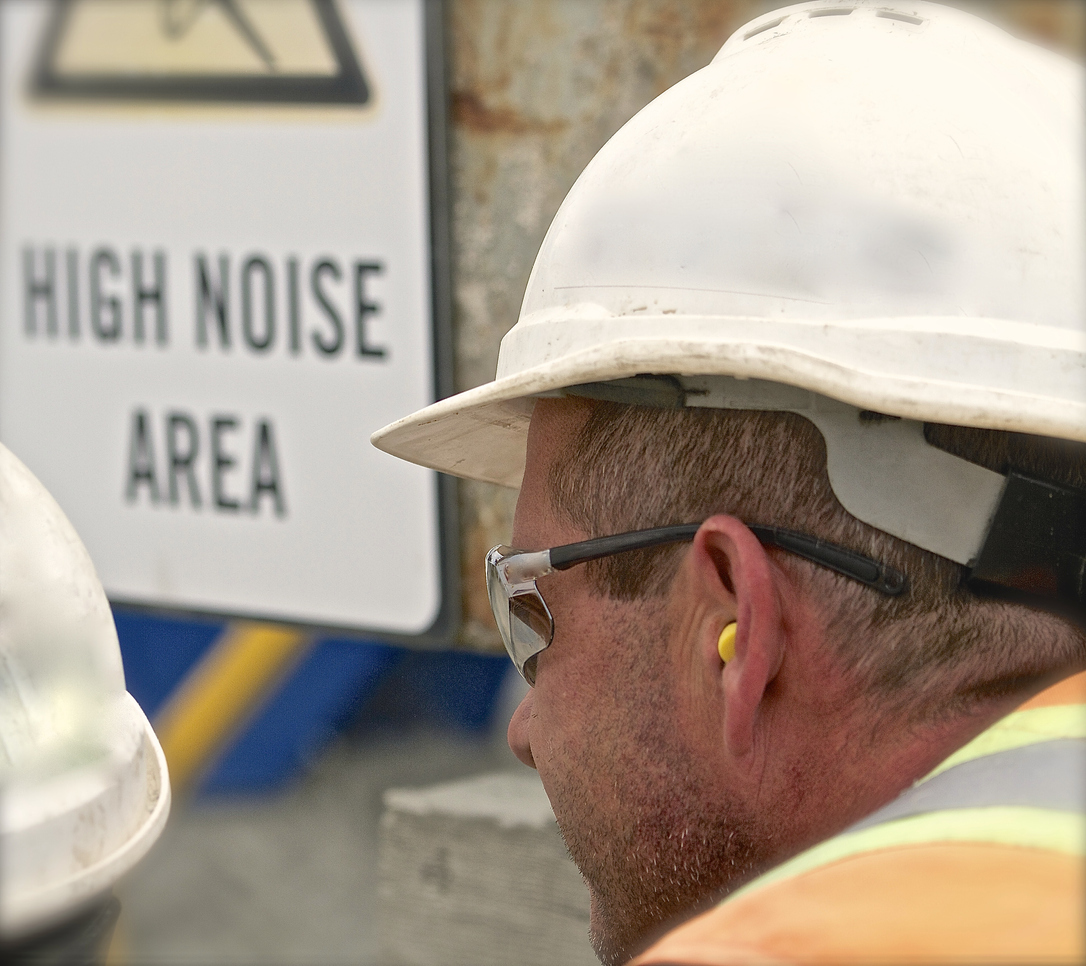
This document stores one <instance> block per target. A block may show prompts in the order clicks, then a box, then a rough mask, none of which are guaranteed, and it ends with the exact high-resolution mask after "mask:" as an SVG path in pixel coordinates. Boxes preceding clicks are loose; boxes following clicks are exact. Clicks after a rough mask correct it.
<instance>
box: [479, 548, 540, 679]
mask: <svg viewBox="0 0 1086 966" xmlns="http://www.w3.org/2000/svg"><path fill="white" fill-rule="evenodd" d="M512 552H513V551H510V550H508V549H507V548H505V547H495V548H494V549H493V550H491V551H490V553H489V554H487V558H486V564H487V566H486V590H487V596H489V598H490V608H491V610H492V611H493V612H494V621H495V622H496V623H497V625H498V630H499V631H500V632H501V636H502V642H503V643H504V644H505V649H506V650H507V651H508V652H509V657H510V658H511V659H512V661H513V663H514V664H515V665H516V667H517V670H518V671H520V673H521V674H522V675H524V680H526V681H527V682H528V683H529V684H530V685H533V686H534V685H535V669H536V655H538V654H539V652H540V651H542V650H544V649H545V648H546V647H547V646H548V645H549V644H550V642H551V637H552V636H553V632H554V624H553V622H552V621H551V614H550V611H549V610H547V605H546V604H545V603H544V602H543V598H542V597H540V596H539V592H538V591H537V590H536V587H535V582H534V581H532V582H531V583H525V584H521V585H517V586H516V587H515V588H511V587H510V586H509V585H508V584H507V583H506V581H505V579H504V577H503V576H502V572H501V569H500V568H499V566H498V564H499V563H500V562H501V561H502V559H504V557H506V556H508V555H509V554H511V553H512Z"/></svg>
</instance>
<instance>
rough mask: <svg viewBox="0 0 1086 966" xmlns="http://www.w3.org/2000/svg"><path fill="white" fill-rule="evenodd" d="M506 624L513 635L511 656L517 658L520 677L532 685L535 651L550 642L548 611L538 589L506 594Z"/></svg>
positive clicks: (515, 659)
mask: <svg viewBox="0 0 1086 966" xmlns="http://www.w3.org/2000/svg"><path fill="white" fill-rule="evenodd" d="M509 626H510V630H511V631H512V637H513V652H514V657H513V660H514V661H517V665H518V667H520V668H521V673H522V674H523V675H524V679H525V680H526V681H527V682H528V683H529V684H531V685H534V684H535V664H536V655H538V654H539V652H540V651H542V650H544V649H545V648H546V647H547V645H548V644H550V642H551V626H552V625H551V615H550V611H548V610H547V605H546V604H544V603H543V598H542V597H540V596H539V594H538V592H536V591H535V590H534V589H533V590H531V591H529V592H528V593H526V594H518V595H517V596H516V597H510V598H509ZM518 658H519V661H518ZM529 667H530V668H531V670H530V671H529Z"/></svg>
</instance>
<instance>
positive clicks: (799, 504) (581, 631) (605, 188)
mask: <svg viewBox="0 0 1086 966" xmlns="http://www.w3.org/2000/svg"><path fill="white" fill-rule="evenodd" d="M1081 83H1082V75H1081V72H1080V71H1079V70H1078V69H1077V68H1076V67H1075V66H1074V65H1071V64H1069V63H1068V62H1066V61H1063V60H1062V59H1060V58H1058V57H1056V56H1055V55H1052V54H1049V53H1047V52H1044V51H1041V50H1039V49H1036V48H1033V47H1030V46H1029V45H1027V44H1024V43H1021V42H1019V41H1015V40H1013V39H1012V38H1010V37H1008V36H1007V35H1005V34H1003V33H1002V32H1000V31H998V30H997V29H996V28H994V27H992V26H991V25H989V24H986V23H984V22H982V21H980V20H978V19H976V18H974V17H972V16H969V15H966V14H963V13H961V12H958V11H954V10H950V9H946V8H941V7H938V6H936V5H934V4H927V3H903V4H899V5H895V6H891V5H887V4H882V3H880V4H875V3H867V2H864V0H858V2H850V3H828V2H821V0H820V2H816V3H809V4H801V5H799V6H797V7H789V8H785V9H781V10H777V11H774V12H773V13H771V14H767V15H766V16H764V17H762V18H759V19H758V20H755V21H753V22H752V23H751V24H748V25H747V26H746V27H744V28H743V29H741V30H740V31H739V32H738V33H737V34H736V35H735V36H734V37H732V38H731V40H729V41H728V43H727V44H726V45H725V46H724V48H723V49H722V51H721V53H720V54H719V55H718V56H717V58H716V59H715V60H714V61H713V63H712V64H711V65H710V66H709V67H707V68H705V69H704V70H703V71H700V72H698V73H697V74H695V75H693V76H692V77H690V78H688V79H687V80H686V81H683V82H682V83H680V84H679V85H677V86H676V87H675V88H673V89H672V90H671V91H669V92H667V93H665V94H664V95H663V96H661V97H660V98H658V99H657V100H656V101H655V102H653V103H652V104H650V105H649V106H648V107H647V108H645V109H644V110H643V111H642V112H641V113H640V114H639V115H638V116H637V117H635V118H634V119H633V120H631V121H630V122H629V123H628V124H627V125H626V126H625V127H624V128H623V129H622V130H621V131H620V132H619V133H618V134H617V135H615V137H614V138H613V139H612V140H611V141H610V142H609V143H608V144H607V145H606V146H605V147H604V148H603V150H601V152H600V153H599V154H598V155H597V157H596V158H595V159H594V160H593V162H592V163H591V164H590V165H589V167H588V168H587V169H586V171H585V172H584V174H583V175H582V176H581V178H580V179H579V181H578V183H577V184H576V185H575V186H574V188H573V190H572V191H571V192H570V194H569V196H568V197H567V199H566V202H565V203H564V205H563V207H562V208H561V209H560V211H559V212H558V214H557V216H556V217H555V220H554V223H553V224H552V226H551V230H550V232H549V234H548V236H547V239H546V240H545V241H544V244H543V247H542V249H541V251H540V254H539V257H538V258H537V261H536V266H535V269H534V271H533V274H532V278H531V279H530V281H529V285H528V292H527V294H526V296H525V301H524V306H523V308H522V312H521V319H520V321H519V322H518V323H517V325H516V326H515V327H514V328H513V329H512V330H511V332H510V333H509V334H508V335H507V336H506V338H505V340H504V341H503V344H502V352H501V356H500V359H499V364H498V377H497V379H496V380H495V381H494V382H493V383H491V384H489V385H487V386H482V387H479V388H478V389H475V390H471V391H469V392H466V393H462V394H461V395H460V396H457V397H454V398H453V399H449V400H445V401H443V402H440V403H437V404H435V405H434V406H432V407H429V408H428V409H426V410H423V411H422V412H421V413H417V414H415V415H414V416H411V417H407V418H406V419H404V420H401V421H400V422H399V423H396V424H393V425H392V426H390V427H386V429H384V430H382V431H380V432H379V433H377V434H375V437H374V441H375V442H376V443H377V444H378V445H380V446H381V447H382V448H385V449H387V450H389V451H390V452H393V453H395V454H396V455H400V456H403V457H405V458H408V459H412V460H414V461H416V462H420V463H424V464H425V465H429V466H433V467H435V468H438V469H441V470H444V471H446V472H452V473H456V474H459V475H462V476H468V477H473V478H477V479H484V480H490V481H494V482H503V483H507V484H510V485H517V484H518V483H519V485H520V487H521V490H520V497H519V500H518V503H517V512H516V517H515V522H514V532H513V535H512V546H513V547H514V548H517V549H515V550H511V549H510V548H508V547H497V548H495V549H494V550H493V551H491V553H490V555H489V556H488V561H487V564H488V567H487V571H488V589H489V591H490V596H491V602H492V604H493V605H494V611H495V617H496V619H497V621H498V625H499V628H500V629H501V631H502V634H503V638H504V639H505V642H506V646H507V648H508V649H509V652H510V655H511V657H512V658H513V661H514V663H515V664H516V665H517V667H518V669H520V670H521V673H522V674H524V676H525V678H526V679H527V680H528V683H529V684H531V685H533V688H532V690H531V691H530V692H529V694H528V696H527V697H526V698H525V700H524V702H523V703H522V705H521V706H520V708H519V709H518V710H517V712H516V714H515V715H514V717H513V720H512V722H511V723H510V728H509V740H510V744H511V746H512V747H513V748H514V750H515V751H516V752H517V754H518V756H519V757H520V758H521V759H522V760H523V761H525V762H526V763H527V764H530V765H532V766H534V767H536V768H537V769H538V770H539V773H540V777H541V778H542V780H543V783H544V786H545V787H546V789H547V792H548V795H549V796H550V799H551V802H552V804H553V806H554V810H555V815H556V817H557V819H558V822H559V825H560V827H561V829H562V833H563V835H564V837H565V839H566V842H567V845H568V846H569V850H570V853H571V854H572V856H573V857H574V859H575V860H576V861H577V863H578V865H579V866H580V868H581V870H582V873H583V874H584V877H585V880H586V882H587V883H588V885H589V888H590V892H591V897H592V935H593V942H594V945H595V947H596V949H597V952H598V953H599V955H600V957H601V959H602V960H603V961H604V962H606V963H621V962H625V961H626V960H627V959H629V958H630V957H631V956H634V955H636V954H638V953H642V955H641V957H640V958H639V959H638V962H639V963H645V964H649V963H653V964H660V963H737V962H764V961H778V962H779V961H785V962H794V961H800V962H807V961H811V962H844V961H853V962H872V961H884V960H886V961H890V960H894V959H898V960H900V961H906V962H918V961H935V962H947V961H970V962H988V961H993V959H999V958H1001V959H1003V960H1005V961H1012V962H1021V961H1023V960H1031V961H1032V960H1036V959H1046V960H1048V959H1052V960H1065V961H1081V959H1082V958H1083V956H1084V954H1086V949H1084V947H1083V935H1082V925H1083V924H1082V921H1081V918H1080V915H1081V908H1082V905H1083V898H1084V890H1083V884H1082V855H1083V851H1084V842H1086V834H1084V822H1083V817H1082V807H1083V801H1082V798H1083V789H1082V784H1083V781H1086V769H1084V761H1086V759H1084V739H1086V708H1084V707H1083V696H1084V692H1086V684H1084V681H1086V675H1083V674H1081V673H1080V672H1082V670H1083V668H1086V634H1084V632H1083V614H1084V610H1086V491H1084V488H1086V323H1084V309H1086V299H1084V295H1083V289H1084V285H1083V271H1082V265H1083V264H1084V261H1083V255H1084V243H1083V234H1084V233H1083V224H1082V204H1081V203H1082V181H1083V178H1082V166H1081V153H1080V152H1081V135H1082V105H1081ZM917 783H918V784H917ZM724 897H727V898H726V900H725V901H724V902H723V903H721V904H720V905H719V906H717V907H716V908H710V909H709V911H708V912H705V913H704V914H703V915H702V916H701V917H699V918H696V919H693V920H692V921H690V922H689V923H687V924H685V925H680V926H679V927H678V928H676V929H674V930H673V931H671V932H669V933H667V934H666V935H664V938H663V939H662V940H660V941H659V942H658V943H657V944H656V945H655V946H653V945H652V944H653V943H654V942H655V941H656V940H658V939H659V937H660V936H661V935H663V934H664V933H666V932H667V930H668V929H669V928H671V927H672V926H673V925H674V924H675V923H676V922H678V921H680V920H683V919H687V918H689V917H690V916H691V915H692V914H694V913H695V912H698V911H699V910H702V909H706V908H709V907H710V906H712V904H713V903H716V902H719V901H720V900H721V899H722V898H724ZM650 946H651V948H649V949H648V951H647V952H643V951H644V950H646V947H650Z"/></svg>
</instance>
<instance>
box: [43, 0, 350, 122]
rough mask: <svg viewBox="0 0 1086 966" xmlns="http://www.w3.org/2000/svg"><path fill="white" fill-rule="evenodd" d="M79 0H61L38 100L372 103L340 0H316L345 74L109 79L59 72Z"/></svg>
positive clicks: (50, 34) (50, 28)
mask: <svg viewBox="0 0 1086 966" xmlns="http://www.w3.org/2000/svg"><path fill="white" fill-rule="evenodd" d="M73 2H74V0H55V3H56V6H55V9H54V10H53V17H52V20H51V21H50V22H49V26H48V28H47V29H46V31H45V37H44V40H43V43H42V46H41V51H40V52H39V54H38V59H37V62H36V65H35V68H34V71H33V73H32V75H31V81H30V94H31V96H32V97H40V98H49V99H53V98H57V99H63V100H80V101H84V100H94V101H102V100H107V101H140V102H147V101H151V102H154V101H167V102H195V103H220V104H221V103H243V104H351V105H355V106H358V107H361V106H363V105H365V104H367V103H369V101H370V99H371V93H370V85H369V84H368V83H367V82H366V78H365V76H364V75H363V73H362V68H361V66H360V64H359V62H358V58H357V56H356V55H355V52H354V49H353V48H352V46H351V42H350V40H349V39H348V36H347V32H346V28H345V26H344V22H343V19H342V17H341V15H340V13H339V12H338V11H337V10H336V6H335V0H311V2H312V4H313V6H314V9H315V11H316V13H317V16H318V17H319V18H320V21H321V26H322V27H323V28H324V32H325V36H326V37H327V38H328V42H329V43H330V44H331V46H332V51H333V53H334V54H335V56H336V61H337V63H338V64H339V73H338V74H336V75H334V76H332V77H328V76H325V75H312V74H311V75H305V74H292V75H289V76H282V77H268V76H258V77H238V76H237V75H233V74H205V75H201V76H199V77H152V76H148V75H142V76H140V75H136V76H132V77H103V76H101V75H98V74H65V75H59V74H57V73H56V72H55V71H54V69H53V61H54V58H55V56H56V52H57V48H58V46H59V45H60V41H61V39H62V37H63V36H64V30H65V27H66V26H67V23H68V19H69V17H70V16H71V12H72V4H73Z"/></svg>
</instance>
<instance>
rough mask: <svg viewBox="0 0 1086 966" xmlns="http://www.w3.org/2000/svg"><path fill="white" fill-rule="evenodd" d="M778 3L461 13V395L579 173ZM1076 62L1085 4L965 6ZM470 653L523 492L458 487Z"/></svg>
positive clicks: (505, 5) (555, 5) (454, 7)
mask: <svg viewBox="0 0 1086 966" xmlns="http://www.w3.org/2000/svg"><path fill="white" fill-rule="evenodd" d="M782 5H783V4H782V3H780V2H774V0H451V2H450V3H449V6H448V11H447V20H448V22H447V31H448V52H449V54H448V55H449V63H450V87H451V118H450V120H451V125H450V133H451V144H450V149H451V164H452V170H451V187H452V198H453V219H452V244H453V253H452V254H453V290H454V300H455V304H454V329H455V332H454V339H455V364H456V387H457V389H458V390H463V389H469V388H471V387H473V386H477V385H480V384H481V383H484V382H488V381H490V380H491V379H492V378H493V377H494V367H495V363H496V361H497V356H498V343H499V342H500V341H501V337H502V336H503V335H504V334H505V332H506V331H507V330H508V329H509V328H510V327H511V326H512V325H513V323H514V322H515V321H516V318H517V312H518V310H519V308H520V302H521V297H522V295H523V292H524V287H525V285H526V283H527V281H528V273H529V272H530V271H531V267H532V262H533V260H534V258H535V254H536V251H537V249H538V248H539V245H540V243H541V242H542V240H543V235H544V233H545V232H546V230H547V227H548V225H549V224H550V221H551V218H552V217H553V215H554V213H555V211H557V209H558V205H559V204H560V203H561V201H562V199H563V198H564V197H565V194H566V192H567V191H568V190H569V188H570V186H571V185H572V184H573V181H574V179H575V178H576V177H577V175H578V174H579V173H580V171H581V169H582V168H583V167H584V166H585V164H587V163H588V161H589V160H590V159H591V158H592V156H593V155H594V154H595V153H596V151H597V150H598V149H599V148H600V146H601V145H602V144H603V143H604V142H605V141H606V140H607V138H608V137H610V135H611V134H613V133H614V132H615V131H616V130H618V128H619V127H621V126H622V124H623V123H624V122H625V121H626V120H627V119H628V118H630V117H631V116H632V115H633V114H635V113H636V112H637V111H638V110H639V109H640V108H641V107H643V106H644V105H645V104H647V103H648V102H649V101H650V100H651V99H652V98H654V97H655V96H656V95H657V94H660V93H661V92H662V91H664V90H666V89H667V88H668V87H670V86H671V85H672V84H674V83H676V82H677V81H679V80H680V79H682V78H683V77H685V76H686V75H687V74H690V73H692V72H693V71H695V70H697V69H699V68H700V67H703V66H704V65H705V64H707V63H708V62H709V61H710V60H711V59H712V57H713V55H714V54H715V53H716V51H717V50H718V49H719V48H720V46H721V44H723V43H724V41H725V40H726V39H727V38H728V36H729V35H730V34H731V33H732V32H733V31H734V30H736V29H737V28H738V27H740V26H742V25H743V24H744V23H746V22H747V21H748V20H750V19H751V18H753V17H755V16H757V15H758V14H760V13H763V12H765V11H767V10H770V9H773V8H775V7H778V6H782ZM960 5H962V6H967V7H970V8H973V9H977V10H978V12H980V13H982V14H983V15H987V16H990V17H992V18H993V19H1002V20H1004V21H1006V22H1007V23H1008V25H1009V26H1011V28H1012V29H1014V30H1016V32H1019V33H1022V34H1025V35H1032V36H1034V37H1035V38H1038V39H1040V40H1042V41H1043V42H1047V43H1049V44H1050V45H1052V46H1055V47H1057V48H1058V49H1062V50H1064V51H1066V52H1070V53H1074V54H1077V55H1080V56H1081V54H1082V52H1083V49H1084V46H1086V45H1084V36H1086V28H1084V16H1083V15H1084V11H1086V4H1083V3H1082V2H1081V0H990V2H973V3H968V2H964V3H961V4H960ZM459 493H460V501H459V502H460V527H461V553H462V559H461V569H462V587H463V624H462V628H461V633H460V638H461V643H462V644H465V645H467V646H471V647H478V648H484V649H492V648H497V649H500V648H501V644H500V642H499V640H498V636H497V631H496V629H495V627H494V624H493V621H492V619H491V616H490V607H489V605H488V603H487V598H486V590H485V587H484V583H483V572H482V564H483V557H484V555H485V553H486V551H487V550H488V549H489V548H490V547H491V546H493V545H494V544H496V543H501V542H504V541H507V540H508V539H509V533H510V530H511V526H512V513H513V506H514V503H515V500H516V493H515V492H514V491H512V490H507V489H504V488H502V487H496V486H491V485H485V484H479V483H471V482H461V483H460V484H459Z"/></svg>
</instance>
